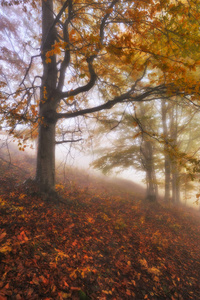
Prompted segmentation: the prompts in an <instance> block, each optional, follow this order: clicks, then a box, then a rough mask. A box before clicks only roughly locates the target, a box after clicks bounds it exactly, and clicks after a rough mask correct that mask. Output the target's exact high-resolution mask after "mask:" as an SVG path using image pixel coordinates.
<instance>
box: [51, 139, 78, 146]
mask: <svg viewBox="0 0 200 300" xmlns="http://www.w3.org/2000/svg"><path fill="white" fill-rule="evenodd" d="M81 140H82V138H81V139H78V140H63V141H55V144H56V145H59V144H64V143H75V142H79V141H81Z"/></svg>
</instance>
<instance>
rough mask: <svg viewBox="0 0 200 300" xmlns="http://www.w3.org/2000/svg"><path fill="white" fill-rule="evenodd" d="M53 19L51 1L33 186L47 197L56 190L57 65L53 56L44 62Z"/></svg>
mask: <svg viewBox="0 0 200 300" xmlns="http://www.w3.org/2000/svg"><path fill="white" fill-rule="evenodd" d="M56 37H57V34H56V29H55V21H54V15H53V0H46V1H45V0H43V1H42V46H41V57H42V63H43V76H42V83H41V90H40V108H39V109H40V111H39V135H38V151H37V169H36V182H37V184H38V187H39V190H40V192H45V193H49V192H51V191H52V190H54V188H55V127H56V122H57V119H56V118H55V115H56V108H57V103H58V101H57V98H56V92H55V90H56V85H57V75H58V70H57V65H56V57H55V55H53V56H51V61H50V62H46V53H47V52H48V51H49V50H51V49H52V45H54V43H55V41H56Z"/></svg>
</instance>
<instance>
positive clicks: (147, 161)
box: [141, 140, 158, 202]
mask: <svg viewBox="0 0 200 300" xmlns="http://www.w3.org/2000/svg"><path fill="white" fill-rule="evenodd" d="M141 153H142V156H143V165H144V168H145V170H146V183H147V195H146V199H147V200H149V201H151V202H155V201H156V200H157V194H158V190H157V184H156V174H155V168H154V161H153V147H152V144H151V142H150V141H146V140H144V142H143V146H142V147H141Z"/></svg>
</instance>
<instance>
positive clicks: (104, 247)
mask: <svg viewBox="0 0 200 300" xmlns="http://www.w3.org/2000/svg"><path fill="white" fill-rule="evenodd" d="M18 159H19V158H18ZM0 163H1V178H0V180H1V188H0V191H1V196H0V228H1V229H0V261H1V268H0V278H1V279H0V300H8V299H17V300H20V299H21V300H22V299H46V300H48V299H49V300H50V299H52V300H53V299H59V300H61V299H77V300H78V299H82V300H83V299H92V300H96V299H101V300H103V299H105V300H107V299H112V300H115V299H117V300H121V299H172V300H175V299H181V300H182V299H199V297H200V283H199V276H200V221H199V216H198V213H196V215H195V213H194V211H192V210H190V211H187V210H186V209H185V208H182V209H180V208H179V209H170V208H167V207H164V206H163V205H162V203H160V204H155V205H154V206H153V207H152V206H149V204H147V203H145V205H144V202H143V200H142V197H141V196H139V194H137V189H136V186H134V189H132V191H131V188H130V191H129V192H127V191H126V190H125V189H124V190H123V189H122V188H121V189H120V184H119V182H118V183H117V184H114V182H113V183H109V184H108V183H106V182H104V181H99V180H97V179H95V178H92V179H90V177H89V176H88V177H87V180H86V175H85V174H84V176H82V175H80V173H76V177H77V179H78V181H77V182H75V181H74V182H72V181H70V182H68V183H67V184H66V186H65V185H64V184H61V183H60V184H58V185H57V190H58V191H59V193H60V195H62V202H59V203H57V204H55V202H52V201H50V202H48V201H43V200H42V199H41V198H40V197H39V196H38V195H37V193H36V191H35V189H34V187H33V186H32V189H31V188H30V186H31V185H30V184H29V187H28V186H27V185H26V184H22V185H19V183H20V180H24V178H23V168H25V167H26V169H24V170H26V171H27V170H30V168H31V165H30V164H29V163H28V159H23V162H22V161H21V167H22V168H21V169H19V168H18V167H19V166H20V164H19V161H18V162H14V161H13V164H14V165H10V166H9V165H8V164H7V163H6V162H5V161H2V160H1V161H0ZM31 172H32V171H31ZM82 173H83V172H82ZM16 174H18V176H16ZM20 174H22V175H20ZM3 175H4V176H3ZM19 175H20V176H19ZM72 175H73V174H72ZM73 176H75V174H74V175H73ZM86 182H87V184H86ZM69 184H70V185H71V189H69V186H68V185H69ZM134 190H135V192H134ZM140 192H141V191H140Z"/></svg>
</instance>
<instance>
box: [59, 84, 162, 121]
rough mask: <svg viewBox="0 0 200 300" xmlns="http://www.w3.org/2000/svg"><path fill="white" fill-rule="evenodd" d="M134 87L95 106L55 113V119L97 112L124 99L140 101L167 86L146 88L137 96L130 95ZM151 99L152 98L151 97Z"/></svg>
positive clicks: (160, 92)
mask: <svg viewBox="0 0 200 300" xmlns="http://www.w3.org/2000/svg"><path fill="white" fill-rule="evenodd" d="M133 88H135V84H134V85H133V87H132V88H131V89H130V90H129V91H128V92H126V93H124V94H122V95H120V96H116V97H115V98H114V99H113V100H109V101H107V102H106V103H104V104H101V105H98V106H95V107H91V108H86V109H82V110H79V111H75V112H68V113H56V115H55V117H56V118H57V119H61V118H65V119H68V118H74V117H78V116H83V115H86V114H89V113H94V112H98V111H101V110H104V109H111V108H112V107H113V106H114V105H116V104H117V103H122V102H124V101H125V100H127V101H130V102H140V101H144V99H145V98H147V97H149V96H151V95H154V94H155V95H157V94H160V95H161V94H162V93H166V89H167V87H166V86H165V85H160V86H158V87H155V88H151V89H148V90H147V91H146V92H144V93H143V94H141V95H138V96H132V94H133V92H134V89H133ZM152 100H153V98H152Z"/></svg>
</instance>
